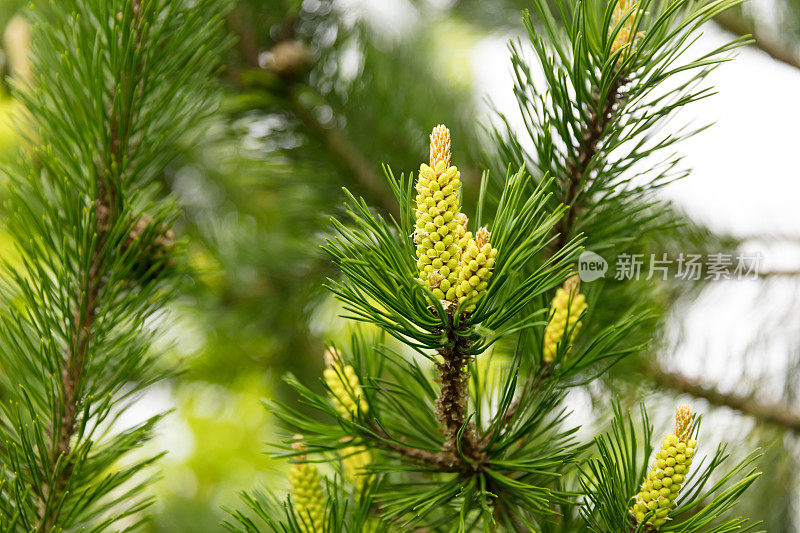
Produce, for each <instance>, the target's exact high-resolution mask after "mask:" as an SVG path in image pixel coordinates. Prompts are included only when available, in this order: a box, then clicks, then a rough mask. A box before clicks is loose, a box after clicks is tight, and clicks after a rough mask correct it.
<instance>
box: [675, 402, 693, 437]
mask: <svg viewBox="0 0 800 533" xmlns="http://www.w3.org/2000/svg"><path fill="white" fill-rule="evenodd" d="M691 430H692V409H691V408H690V407H689V406H688V405H681V406H680V407H678V409H677V411H676V412H675V436H677V437H678V438H679V439H681V440H683V439H686V438H688V437H689V433H690V432H691Z"/></svg>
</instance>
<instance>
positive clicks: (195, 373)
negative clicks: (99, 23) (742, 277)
mask: <svg viewBox="0 0 800 533" xmlns="http://www.w3.org/2000/svg"><path fill="white" fill-rule="evenodd" d="M22 5H23V2H21V1H13V0H3V1H2V3H0V34H1V35H2V37H3V38H2V50H0V72H2V74H3V78H4V82H3V84H2V85H0V158H3V159H6V158H9V157H15V156H16V155H18V154H19V150H20V147H21V139H20V138H19V136H18V134H17V133H15V130H14V128H13V127H12V123H11V118H10V117H11V115H12V114H13V111H14V108H15V103H14V102H13V101H12V100H11V99H10V97H9V96H8V90H7V89H8V83H9V81H8V80H9V79H13V78H14V77H24V76H26V75H27V69H26V61H25V54H26V49H27V42H28V35H29V32H30V31H31V30H30V28H29V27H28V25H27V23H26V21H25V18H24V15H23V14H22V13H21V11H20V9H21V7H22ZM526 7H528V4H527V2H526V1H525V0H462V1H458V0H414V1H411V0H392V1H387V2H385V3H384V2H368V1H366V0H364V1H357V0H347V1H345V0H341V1H333V2H332V1H327V0H304V1H302V2H299V1H290V0H250V1H247V0H244V1H238V2H236V3H235V8H234V10H233V11H232V12H231V13H230V15H229V17H228V23H229V27H230V31H231V32H232V33H234V34H235V35H236V36H237V38H238V42H237V45H236V46H235V47H234V48H233V49H232V50H231V51H230V53H229V56H228V58H227V67H226V68H225V69H224V71H223V72H221V74H220V82H221V84H222V85H223V87H224V90H225V99H224V104H223V107H222V108H221V109H220V110H219V112H218V113H217V115H216V117H215V118H214V121H213V125H212V127H210V128H208V130H207V131H205V132H203V135H202V136H201V138H200V140H199V141H198V143H197V144H196V145H195V146H192V147H188V148H187V149H186V151H185V153H184V154H183V155H182V157H181V158H180V160H179V161H178V162H177V163H176V164H174V165H173V166H172V168H171V170H170V172H169V174H168V175H167V176H165V177H164V179H165V181H166V183H167V185H168V186H169V188H170V189H171V190H172V192H173V193H174V195H175V197H176V199H177V201H178V203H179V204H180V205H181V207H182V209H183V212H184V216H183V218H182V219H181V220H180V222H179V227H177V228H176V230H177V232H178V234H179V235H181V236H182V237H183V239H184V240H185V241H186V243H187V245H188V249H189V262H190V264H191V266H192V267H193V272H194V275H193V276H192V277H191V279H188V280H187V282H188V283H187V290H186V291H185V293H184V294H185V295H184V297H183V298H182V299H181V301H180V303H179V305H178V309H177V313H176V316H177V317H178V319H177V320H176V321H175V323H174V324H173V327H172V331H171V333H172V337H173V338H174V339H176V340H175V342H174V344H173V347H172V350H171V354H172V359H171V360H169V361H165V364H168V365H175V364H178V365H179V368H181V369H182V370H183V372H182V373H181V374H180V375H179V376H178V377H176V378H174V379H173V380H172V381H171V382H170V383H169V384H166V385H163V386H161V387H160V388H159V389H157V390H154V391H153V392H152V393H151V394H150V395H149V396H147V397H145V398H144V400H143V401H142V411H143V412H144V411H147V410H148V409H154V410H157V409H163V408H171V409H174V412H173V413H172V414H171V415H170V417H169V418H168V424H167V425H165V427H163V428H162V431H161V434H162V436H161V438H160V439H159V440H158V442H157V443H156V445H157V446H162V447H166V448H167V449H169V451H170V453H169V454H168V456H167V457H166V459H165V460H164V463H163V468H164V471H163V477H162V479H161V481H160V482H159V484H158V485H157V486H156V487H155V491H156V492H157V494H158V502H157V505H156V507H155V509H154V512H155V516H154V520H153V521H152V523H151V524H150V525H149V526H148V527H149V528H150V530H151V531H159V532H161V531H164V532H166V531H175V532H177V531H192V532H206V531H221V526H219V521H220V519H221V516H222V511H221V510H220V506H221V505H233V504H234V502H235V500H236V497H237V496H236V493H237V492H238V491H239V490H241V489H244V488H251V487H253V486H256V485H258V484H267V485H270V486H274V487H276V488H282V487H283V486H284V485H285V479H284V476H283V472H284V471H285V467H286V465H285V464H283V463H280V462H276V461H273V460H270V459H269V458H268V457H267V456H265V455H264V454H263V453H262V452H263V450H264V448H265V446H266V444H265V443H267V442H268V441H270V440H271V439H274V435H275V434H276V428H274V427H273V425H272V423H273V421H272V420H270V418H269V415H268V413H267V412H266V411H265V410H264V409H263V407H262V406H261V404H260V399H261V398H264V397H273V396H286V395H288V394H289V392H288V390H287V389H285V388H284V387H283V386H282V385H281V382H280V379H279V378H280V376H281V375H282V374H283V373H284V372H287V371H290V372H293V373H294V374H296V375H297V376H298V377H299V378H300V379H301V380H303V381H305V382H306V383H308V384H309V385H311V386H317V387H318V388H319V389H321V387H320V385H319V381H318V380H319V376H320V374H321V370H322V367H323V362H322V354H323V350H324V343H325V342H326V341H328V340H330V339H343V338H344V337H346V332H345V331H342V327H343V326H342V322H341V321H340V320H338V319H336V315H337V308H336V305H335V303H334V302H333V301H332V299H331V298H330V297H329V296H328V295H327V294H326V292H325V290H324V287H323V280H324V278H325V277H326V276H332V275H335V273H334V272H332V269H331V265H330V264H329V262H328V261H326V260H325V259H324V258H323V257H322V255H321V253H320V251H319V245H320V243H321V242H322V241H323V239H324V238H325V236H326V233H327V231H328V222H327V221H328V219H329V217H331V216H334V217H338V216H341V215H342V208H341V205H342V200H343V196H342V193H341V187H343V186H346V187H348V188H350V189H351V190H353V191H355V192H357V193H359V194H362V195H363V196H365V197H366V198H367V200H368V202H369V203H370V204H371V205H373V206H375V207H376V208H377V209H379V210H381V211H383V212H384V213H386V214H392V213H394V211H395V209H396V206H394V205H393V203H392V201H391V194H390V191H389V189H388V187H387V185H386V183H385V181H384V180H383V177H382V170H381V167H380V164H381V163H386V164H388V165H390V166H391V167H392V168H393V169H394V170H395V172H397V173H400V172H408V171H410V170H412V171H413V170H414V169H416V168H418V166H419V162H420V161H423V160H425V158H426V154H427V134H428V132H429V131H430V129H431V127H432V126H434V125H435V124H438V123H445V124H447V125H448V126H449V128H450V130H451V131H453V132H454V147H453V149H454V154H455V160H456V161H457V163H458V165H459V168H461V169H462V176H463V179H464V181H465V183H466V186H465V191H466V193H467V194H470V193H471V194H475V193H476V191H477V186H476V184H477V182H478V179H479V177H480V173H481V172H482V171H483V170H484V168H485V165H486V164H487V161H488V162H490V161H492V160H493V158H495V157H496V150H495V148H496V147H494V146H493V145H492V144H491V142H490V135H489V134H488V133H487V130H486V127H487V126H488V125H489V124H490V122H491V121H492V120H493V117H492V111H491V108H490V106H488V105H487V103H486V101H485V100H484V98H485V97H493V96H496V95H485V94H482V93H481V92H480V89H479V88H478V86H477V85H478V84H477V83H476V80H478V79H480V77H481V75H482V73H481V72H476V71H475V65H476V62H475V61H474V54H475V50H476V47H477V45H478V43H481V42H486V41H487V40H492V39H494V40H505V39H508V38H512V37H516V36H519V35H520V34H521V24H520V12H521V10H522V9H524V8H526ZM717 24H718V25H719V26H721V27H722V28H724V29H725V30H727V31H730V32H734V33H738V34H744V33H753V34H754V35H755V37H756V43H755V46H757V47H760V48H761V49H762V50H763V51H765V52H766V53H768V54H769V55H770V56H771V57H772V58H774V59H775V60H777V61H780V62H782V63H785V64H787V65H790V66H793V67H796V68H798V69H800V3H798V2H797V0H771V1H770V0H767V1H765V2H753V3H745V4H744V5H743V6H742V7H741V8H739V9H737V10H736V11H732V12H729V13H725V14H724V15H722V16H721V17H720V18H719V20H718V21H717ZM496 61H498V62H503V63H504V64H507V63H508V61H509V60H508V54H506V53H502V54H498V55H497V58H496ZM689 179H691V177H690V178H689ZM3 180H4V179H3ZM0 197H2V198H3V199H4V198H5V195H4V193H3V191H2V189H0ZM472 201H473V199H472V198H467V199H466V202H467V203H468V204H469V203H471V202H472ZM673 216H674V217H676V218H677V219H682V220H684V221H685V222H687V224H686V225H684V226H682V227H681V228H680V229H675V230H671V231H668V232H664V233H663V234H659V235H658V236H655V237H654V238H653V239H652V242H649V243H646V246H647V248H648V249H649V250H650V251H652V252H658V253H661V252H662V251H664V252H668V253H673V252H676V251H677V250H685V249H691V250H707V249H708V250H711V249H716V250H719V249H733V248H735V247H736V246H738V245H740V244H741V240H742V239H741V238H738V237H735V236H726V235H714V234H712V233H711V232H710V231H709V230H708V229H707V228H704V227H702V226H700V225H698V224H695V223H691V222H690V221H689V220H688V219H686V217H685V216H683V215H681V214H680V213H678V212H675V213H673ZM0 252H1V253H2V254H3V256H4V257H7V256H8V254H10V253H11V250H10V249H9V243H8V239H5V238H3V237H2V233H0ZM781 274H785V273H781ZM764 283H768V280H765V281H764ZM698 285H700V284H698ZM768 289H769V287H768V286H765V287H764V290H768ZM630 290H631V291H633V292H632V293H630V294H626V295H623V294H620V295H619V298H618V299H619V302H618V305H617V306H616V307H614V306H609V307H608V308H606V309H605V310H604V311H603V312H605V313H607V314H608V315H609V316H613V315H614V314H615V313H616V312H617V311H618V310H619V309H621V308H624V307H625V306H627V305H628V304H629V303H630V302H631V301H635V300H637V299H645V300H647V303H648V304H650V305H651V306H653V307H655V309H656V311H657V313H656V314H657V316H659V317H661V318H662V319H663V318H664V317H668V316H670V315H671V314H675V313H676V312H678V313H679V312H680V309H681V307H680V306H681V305H683V306H685V305H686V300H687V299H691V298H695V297H697V295H698V294H699V293H700V292H701V291H702V290H703V287H701V286H697V285H690V284H686V283H684V284H680V286H672V285H670V284H663V283H662V284H653V283H642V284H638V285H635V286H633V287H632V288H631V289H630ZM795 319H796V315H795ZM666 323H667V321H666V320H662V324H664V325H663V327H662V334H661V337H662V340H661V342H659V343H658V346H654V351H655V352H660V351H661V350H662V349H665V348H664V347H668V346H670V344H671V343H674V340H673V337H676V336H677V337H679V336H680V334H679V333H676V332H674V331H673V330H671V329H670V328H669V327H667V325H666ZM791 325H792V326H793V327H796V326H797V323H796V320H795V321H794V322H793V323H792V324H791ZM787 349H788V350H789V352H790V353H789V355H787V357H786V363H785V365H783V366H780V368H777V369H775V368H773V369H772V370H771V371H772V372H773V373H775V374H778V378H777V381H778V383H780V384H781V386H780V387H777V389H779V393H777V394H771V395H770V394H768V395H766V397H765V395H763V394H756V391H755V388H753V389H752V391H753V392H752V393H751V392H749V391H748V392H745V393H741V392H740V391H741V390H742V387H739V388H738V391H739V392H730V391H729V389H726V388H725V387H722V388H720V387H718V386H717V384H715V383H713V382H712V383H709V382H707V381H704V382H700V381H698V380H696V379H694V378H693V377H691V376H687V375H684V374H681V373H680V372H679V371H677V370H675V365H674V364H673V365H671V366H670V365H669V364H667V362H665V363H664V364H663V365H659V363H653V362H652V361H654V360H655V361H659V360H660V359H659V358H657V357H652V355H653V354H647V355H649V356H650V357H644V356H643V357H641V358H638V359H635V360H633V361H631V362H630V363H628V364H626V365H625V366H622V367H620V368H618V369H617V370H616V371H615V372H614V373H613V377H612V376H609V377H608V378H607V379H605V380H604V381H603V385H602V386H601V385H599V384H598V385H595V386H594V388H591V387H590V388H589V389H588V390H586V391H584V393H585V394H584V398H587V399H588V400H586V401H588V404H589V407H588V409H584V411H585V412H588V413H590V416H591V413H595V414H596V416H597V418H598V420H599V424H602V423H603V421H604V420H605V418H607V416H605V413H604V412H603V405H607V403H604V402H607V399H608V390H615V391H617V392H620V393H622V394H623V395H626V397H627V398H629V399H630V401H631V402H633V399H634V398H637V397H642V396H644V397H645V398H646V400H647V402H648V407H649V408H651V409H652V408H653V407H655V406H656V405H658V404H663V405H664V406H667V407H666V409H665V410H664V415H663V418H664V420H666V417H667V416H668V411H669V409H670V408H671V406H672V405H673V403H674V398H675V396H676V395H681V394H684V395H686V394H688V395H691V396H694V397H696V398H697V400H696V401H698V402H707V404H706V405H715V406H723V407H727V408H728V409H719V410H716V411H718V412H719V413H720V414H719V416H718V417H717V418H715V420H718V422H715V423H713V424H712V423H711V422H710V421H711V420H712V417H711V416H709V415H708V414H707V415H706V424H708V425H709V426H718V428H719V431H720V432H721V434H722V435H724V436H725V437H727V439H728V440H729V441H733V440H735V438H741V439H747V440H748V443H747V445H746V446H743V449H750V448H751V447H752V446H751V445H752V444H756V445H760V446H761V447H762V448H764V449H765V453H766V455H765V459H764V460H763V461H762V464H761V468H762V469H764V470H765V472H766V473H767V474H768V475H765V476H763V477H762V479H761V480H760V481H759V482H758V484H757V485H756V488H755V489H754V490H753V492H751V493H750V498H749V500H748V501H747V502H746V503H745V505H746V506H747V507H749V508H748V509H746V510H743V512H745V514H747V513H749V514H750V515H751V516H752V517H753V518H759V519H762V520H764V524H765V526H766V529H767V530H768V531H771V532H772V531H776V532H777V531H797V530H798V529H799V528H800V520H798V497H797V494H798V486H799V485H800V484H799V483H798V471H797V470H798V463H797V462H798V457H799V456H800V454H798V443H797V438H796V437H797V434H798V432H800V418H798V417H797V416H796V415H795V413H796V411H795V410H793V408H792V406H793V405H796V401H795V400H796V398H795V396H796V395H795V394H794V393H793V390H794V388H795V385H796V381H797V376H798V375H800V372H798V371H797V367H798V365H799V364H800V363H799V362H798V357H797V353H798V349H797V347H796V346H794V347H792V346H789V347H788V348H787ZM747 352H748V353H749V354H751V355H752V354H754V353H759V347H758V345H757V344H756V345H754V346H750V347H748V350H747ZM753 387H755V385H754V386H753ZM777 389H776V390H777ZM726 391H727V392H726ZM584 403H586V402H584ZM654 404H655V405H654ZM701 405H702V404H701ZM593 408H594V411H593V410H592V409H593ZM654 412H655V411H654ZM143 416H144V415H143ZM656 421H658V418H656ZM657 427H658V426H657ZM731 432H735V433H731ZM732 444H733V443H732Z"/></svg>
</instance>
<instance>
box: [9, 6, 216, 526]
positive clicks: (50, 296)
mask: <svg viewBox="0 0 800 533" xmlns="http://www.w3.org/2000/svg"><path fill="white" fill-rule="evenodd" d="M224 12H225V3H224V2H222V1H218V0H197V1H183V0H64V1H58V2H40V3H38V4H35V5H33V6H32V7H31V13H30V17H31V19H32V20H33V21H34V30H33V35H34V43H33V49H32V53H31V56H32V61H33V77H32V79H31V81H30V83H28V84H26V85H25V86H21V87H17V90H16V92H17V96H18V98H19V99H20V100H21V101H22V102H23V103H24V106H25V116H24V117H23V120H22V122H21V129H22V130H23V131H24V133H25V134H26V136H27V138H28V140H29V143H28V146H27V147H26V152H25V153H24V154H23V157H22V158H21V159H22V161H23V162H22V163H21V165H20V166H19V167H18V168H11V169H7V170H8V174H9V176H10V180H11V187H12V193H11V200H10V203H9V211H10V213H11V214H10V218H9V220H8V224H7V229H8V231H9V232H10V234H11V235H12V237H13V238H14V240H15V242H16V251H17V254H16V255H15V256H13V257H11V258H9V259H8V260H7V261H6V264H5V271H4V274H3V279H4V282H5V283H4V285H3V291H2V296H3V307H2V313H1V314H0V368H2V371H0V379H1V380H2V381H0V394H2V403H1V404H0V405H2V410H1V411H0V413H1V414H0V467H1V468H2V471H1V472H0V531H4V532H23V531H24V532H37V533H50V532H59V531H87V532H88V531H106V530H122V529H127V528H131V529H135V528H136V526H137V525H138V524H139V523H140V522H141V520H142V513H141V511H142V510H143V509H144V508H145V507H147V506H148V505H149V504H150V502H151V499H150V496H149V494H148V492H147V490H146V489H147V485H148V483H149V481H150V478H151V475H152V472H150V468H149V466H150V465H151V464H152V463H153V462H154V461H155V460H156V459H157V457H145V456H142V454H133V452H134V450H136V449H137V448H139V447H140V446H141V445H142V444H143V443H144V442H146V441H147V440H148V439H150V437H151V435H152V431H153V429H154V426H155V425H156V424H157V423H158V421H159V419H160V418H161V416H160V415H157V416H153V417H151V418H148V419H146V420H144V421H142V422H138V423H135V424H133V425H130V423H128V422H124V421H123V417H122V415H123V414H124V413H125V412H126V409H127V408H128V407H129V406H130V405H131V403H132V402H133V401H134V400H135V399H136V398H138V397H139V396H140V395H141V393H142V392H143V391H144V390H145V388H147V387H148V386H149V385H151V384H153V383H155V382H157V381H158V380H160V379H162V378H163V377H164V371H163V370H159V368H165V367H164V365H161V364H159V363H158V361H157V359H156V355H157V354H156V352H155V351H154V349H153V346H152V344H153V341H154V339H155V338H156V336H157V335H158V330H159V328H158V324H159V323H160V322H161V321H162V320H163V318H164V316H163V313H164V306H165V304H166V303H167V302H168V301H169V300H170V298H171V295H172V294H173V292H174V290H175V287H176V285H177V281H178V279H179V278H178V274H179V273H180V271H181V269H180V267H179V261H178V259H177V255H176V253H177V245H176V243H175V237H174V235H173V233H172V231H171V230H170V226H171V224H172V222H173V220H174V217H175V210H174V208H173V207H172V205H171V203H170V201H169V199H168V198H165V197H164V194H163V192H162V190H161V187H160V186H159V179H160V178H161V177H162V176H163V170H164V168H165V166H166V165H167V164H168V163H169V161H170V160H171V159H172V158H173V157H174V156H175V155H176V154H177V153H178V149H179V146H180V144H181V143H183V142H185V141H186V140H187V139H188V138H189V137H188V135H189V134H190V133H191V131H192V129H193V128H195V127H196V125H197V121H198V119H199V118H200V117H201V116H203V115H204V114H206V113H207V112H208V110H209V105H210V104H213V102H214V98H213V89H212V84H211V83H210V81H211V80H213V75H214V70H215V68H216V66H217V64H218V59H219V56H220V52H221V50H222V49H223V48H224V46H225V45H226V41H227V39H226V38H225V37H224V35H223V34H222V33H221V31H220V30H221V21H222V20H223V17H224Z"/></svg>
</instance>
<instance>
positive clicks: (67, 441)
mask: <svg viewBox="0 0 800 533" xmlns="http://www.w3.org/2000/svg"><path fill="white" fill-rule="evenodd" d="M132 8H133V10H134V19H133V20H134V28H133V31H135V32H137V34H139V33H140V27H139V25H138V21H139V10H140V2H139V1H138V0H134V2H133V4H132ZM139 43H140V35H137V44H139ZM140 69H141V64H137V65H135V75H134V76H132V77H131V76H126V75H123V77H122V80H121V82H122V83H123V84H124V85H125V87H124V89H125V91H128V92H130V91H135V87H136V86H137V84H138V83H139V82H138V76H139V75H140V73H141V70H140ZM112 90H113V89H112ZM113 96H114V95H113V94H112V100H111V108H110V109H109V113H108V116H109V119H108V134H109V135H108V138H109V140H110V143H109V146H108V147H107V149H108V151H109V152H110V154H111V163H110V164H104V163H101V162H98V163H97V176H98V178H99V183H98V184H97V197H96V198H95V200H94V204H95V228H94V231H95V233H96V235H97V239H96V241H95V243H94V245H93V246H94V249H93V250H92V251H91V253H92V259H91V261H90V264H89V268H88V271H87V275H86V276H85V279H84V280H83V283H82V286H81V287H80V289H79V294H78V297H77V300H76V301H77V308H76V310H75V317H74V331H73V333H72V342H71V343H70V345H69V347H68V348H67V352H66V354H65V368H64V369H63V370H62V374H61V387H62V394H63V401H62V402H61V423H60V425H59V426H58V431H57V432H56V433H57V435H58V439H57V441H58V442H57V444H56V445H54V447H53V451H52V457H51V460H52V464H53V465H56V464H57V463H58V462H59V461H60V460H64V459H65V458H67V457H68V456H69V455H70V453H71V441H72V438H73V437H74V436H75V432H76V422H77V413H78V412H79V408H80V404H81V397H80V394H79V393H80V390H79V384H80V381H81V378H82V375H83V372H84V369H85V363H86V356H87V354H88V351H89V346H90V344H91V341H92V329H93V327H94V325H95V321H96V319H97V310H98V308H99V302H98V299H99V296H100V293H101V291H102V290H103V287H104V285H105V276H104V271H103V269H104V261H103V259H104V257H103V253H104V248H105V246H106V239H107V236H108V231H109V229H110V228H111V227H112V225H113V224H114V218H115V212H116V208H115V207H116V200H117V194H116V190H115V189H114V187H113V186H109V185H110V184H109V183H108V182H106V180H105V177H106V176H108V175H110V174H111V173H112V172H116V171H117V170H118V169H119V168H121V165H122V164H123V161H124V159H125V155H124V153H123V152H124V151H126V148H127V140H128V139H127V138H126V139H122V138H121V137H120V135H119V133H120V124H121V122H123V121H124V122H125V123H126V124H127V123H130V119H131V117H132V116H133V114H134V113H135V110H134V109H133V106H132V105H130V106H127V107H126V108H125V109H123V110H122V112H123V113H124V117H123V116H120V113H119V111H118V110H117V109H116V107H115V106H114V105H113V102H114V99H113ZM134 100H135V99H134V98H131V99H130V100H128V101H129V102H133V101H134ZM71 473H72V470H71V468H70V465H69V463H67V464H66V465H64V466H63V467H62V468H61V470H60V472H59V474H58V476H57V477H56V480H55V483H54V486H53V487H45V488H44V494H43V498H42V512H43V515H42V516H41V518H40V522H39V528H38V531H39V532H40V533H46V532H49V531H51V530H52V529H53V527H54V526H55V524H56V519H57V518H58V513H59V507H58V506H57V505H52V503H53V501H54V498H53V496H54V495H55V494H59V493H62V492H63V491H64V490H65V489H66V487H67V484H68V482H69V477H70V475H71Z"/></svg>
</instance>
